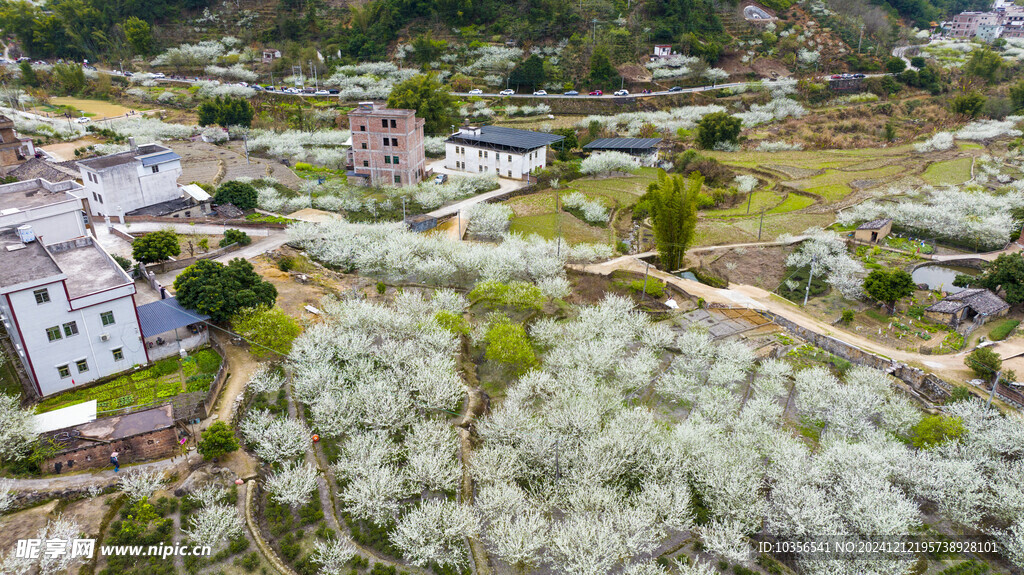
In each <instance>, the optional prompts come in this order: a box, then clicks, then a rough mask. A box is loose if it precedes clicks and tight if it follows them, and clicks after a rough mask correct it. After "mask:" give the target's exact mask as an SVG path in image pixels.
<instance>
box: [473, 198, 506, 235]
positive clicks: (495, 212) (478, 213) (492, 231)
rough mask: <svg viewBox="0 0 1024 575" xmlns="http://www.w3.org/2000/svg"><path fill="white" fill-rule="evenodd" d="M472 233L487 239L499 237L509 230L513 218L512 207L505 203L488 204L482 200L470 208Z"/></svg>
mask: <svg viewBox="0 0 1024 575" xmlns="http://www.w3.org/2000/svg"><path fill="white" fill-rule="evenodd" d="M467 216H468V217H469V225H468V226H467V231H468V232H469V233H470V234H473V235H475V236H479V237H482V238H487V239H498V238H500V237H501V236H502V235H504V234H505V232H507V231H508V226H509V220H511V219H512V208H510V207H508V206H506V205H505V204H487V203H484V202H480V203H477V204H474V205H473V206H472V207H470V208H469V213H468V214H467Z"/></svg>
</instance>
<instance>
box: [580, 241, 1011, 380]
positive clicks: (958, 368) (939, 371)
mask: <svg viewBox="0 0 1024 575" xmlns="http://www.w3.org/2000/svg"><path fill="white" fill-rule="evenodd" d="M644 267H645V264H644V263H643V262H641V261H640V260H639V259H636V258H635V257H632V256H626V257H621V258H616V259H614V260H610V261H607V262H603V263H600V264H593V265H588V266H583V268H582V269H583V271H586V272H590V273H597V274H601V275H608V274H610V273H611V272H613V271H615V270H627V271H632V272H638V273H643V272H644ZM650 275H652V276H654V277H656V278H658V279H660V280H662V281H664V282H666V283H671V284H672V285H674V286H676V287H678V288H679V289H681V290H683V291H684V292H686V293H688V294H690V295H691V296H693V297H698V298H703V299H704V301H706V302H708V303H715V304H721V305H726V306H732V307H745V308H750V309H755V310H761V311H770V312H772V313H775V314H777V315H779V316H781V317H784V318H786V319H788V320H790V321H792V322H794V323H796V324H798V325H800V326H802V327H805V328H807V329H810V330H813V331H816V332H818V333H821V334H824V335H828V336H832V337H835V338H836V339H839V340H842V341H844V342H846V343H848V344H850V345H853V346H856V347H859V348H860V349H862V350H865V351H869V352H872V353H875V354H878V355H882V356H885V357H888V358H890V359H893V360H896V361H900V362H903V363H906V364H908V365H917V366H923V367H925V368H928V370H929V371H932V372H934V373H935V374H936V375H939V376H940V377H946V378H951V379H955V380H963V379H964V378H965V374H967V373H969V372H968V370H967V368H966V366H964V362H963V358H964V356H965V355H966V352H961V353H958V354H955V355H923V354H920V353H914V352H906V351H902V350H898V349H893V348H890V347H887V346H885V345H881V344H879V343H878V342H876V341H874V340H872V339H869V338H867V337H864V336H862V335H860V334H856V333H852V332H849V331H846V330H844V329H842V328H840V327H837V326H835V325H832V324H829V323H826V322H823V321H821V320H819V319H817V318H814V317H812V316H810V315H808V314H807V313H805V312H804V311H803V310H802V309H800V308H799V307H798V306H796V305H795V304H793V303H790V302H788V301H786V300H783V299H782V298H780V297H779V296H777V295H775V294H773V293H771V292H768V291H765V290H763V289H761V288H757V287H754V286H750V285H743V284H732V285H731V286H730V287H729V289H718V288H713V287H711V286H708V285H705V284H702V283H700V282H695V281H691V280H685V279H682V278H679V277H676V276H674V275H671V274H668V273H665V272H663V271H661V270H656V269H654V268H651V269H650ZM1001 345H1005V346H1006V348H1007V349H1006V350H1005V351H1007V352H1008V351H1010V349H1013V350H1017V349H1018V348H1020V351H1019V352H1018V353H1024V344H1022V343H1008V344H1001ZM1011 346H1012V348H1011Z"/></svg>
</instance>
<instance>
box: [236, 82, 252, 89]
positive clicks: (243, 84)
mask: <svg viewBox="0 0 1024 575" xmlns="http://www.w3.org/2000/svg"><path fill="white" fill-rule="evenodd" d="M238 85H239V86H241V87H243V88H248V87H249V83H248V82H239V83H238Z"/></svg>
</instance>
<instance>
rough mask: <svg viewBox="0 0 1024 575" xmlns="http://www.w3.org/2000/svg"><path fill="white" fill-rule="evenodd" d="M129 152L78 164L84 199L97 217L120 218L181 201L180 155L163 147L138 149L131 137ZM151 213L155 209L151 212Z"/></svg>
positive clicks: (146, 145)
mask: <svg viewBox="0 0 1024 575" xmlns="http://www.w3.org/2000/svg"><path fill="white" fill-rule="evenodd" d="M128 141H129V145H130V146H131V149H130V150H128V151H127V152H120V153H117V154H109V155H106V156H100V157H98V158H89V159H88V160H81V161H79V162H78V168H79V170H81V172H82V183H83V184H84V185H85V187H84V188H83V189H82V191H81V193H82V196H80V197H84V198H87V199H88V200H89V206H90V207H91V210H92V212H91V213H92V215H94V216H110V217H120V216H125V215H131V214H132V213H133V212H135V211H136V210H141V209H143V208H151V207H152V206H155V205H157V204H163V203H168V202H169V203H171V204H173V203H174V202H176V201H180V200H181V198H182V195H183V192H182V190H181V189H179V186H178V178H179V177H180V176H181V156H179V155H178V154H176V153H174V152H173V151H172V150H171V149H170V148H168V147H166V146H161V145H160V144H143V145H141V146H137V145H136V144H135V139H134V138H129V139H128ZM150 211H152V209H151V210H150Z"/></svg>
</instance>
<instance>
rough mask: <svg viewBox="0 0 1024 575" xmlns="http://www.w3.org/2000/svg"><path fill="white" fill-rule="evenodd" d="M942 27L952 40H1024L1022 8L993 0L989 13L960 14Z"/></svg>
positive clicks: (1005, 1) (1003, 0) (1023, 8)
mask: <svg viewBox="0 0 1024 575" xmlns="http://www.w3.org/2000/svg"><path fill="white" fill-rule="evenodd" d="M942 27H943V29H944V30H946V34H947V35H949V36H952V37H953V38H977V39H979V40H981V41H982V42H989V43H991V42H994V41H995V40H996V39H997V38H1024V6H1018V5H1016V4H1014V3H1013V2H1012V1H1008V0H995V3H994V4H993V5H992V10H991V11H988V12H961V13H960V14H957V15H956V16H954V17H953V19H952V20H950V21H949V22H944V23H943V25H942Z"/></svg>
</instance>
